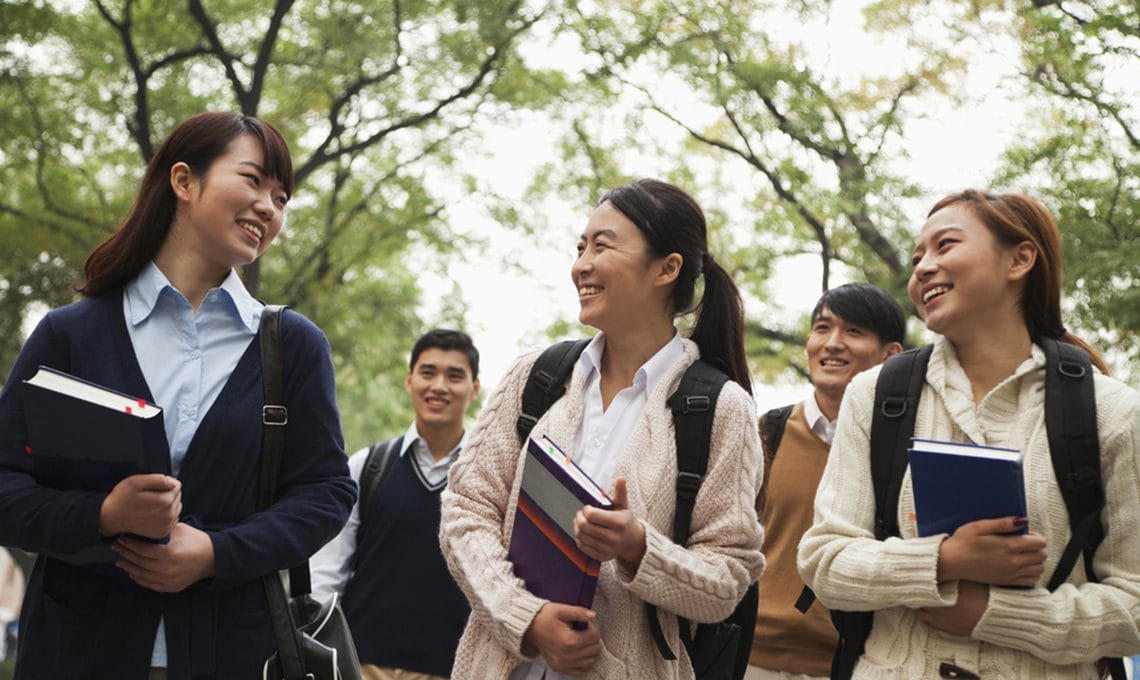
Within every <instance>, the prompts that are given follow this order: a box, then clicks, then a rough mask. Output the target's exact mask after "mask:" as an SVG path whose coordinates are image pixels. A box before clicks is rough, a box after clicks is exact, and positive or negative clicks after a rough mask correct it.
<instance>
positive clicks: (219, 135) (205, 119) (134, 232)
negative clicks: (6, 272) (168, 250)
mask: <svg viewBox="0 0 1140 680" xmlns="http://www.w3.org/2000/svg"><path fill="white" fill-rule="evenodd" d="M243 134H248V135H252V136H253V137H254V139H256V140H257V141H258V142H259V143H260V144H261V150H262V153H263V154H264V155H265V172H266V174H268V175H269V176H270V177H272V178H273V179H276V180H277V181H279V182H281V184H282V186H283V188H284V189H285V193H286V194H287V195H290V196H291V195H292V194H293V189H294V185H293V161H292V158H291V157H290V155H289V147H288V145H287V144H286V143H285V139H284V138H283V137H282V136H281V133H280V132H278V131H277V128H275V127H273V126H272V125H270V124H269V123H267V122H265V121H263V120H260V119H258V118H254V117H253V116H244V115H241V114H238V113H200V114H198V115H196V116H191V117H190V118H187V119H186V120H185V121H183V122H182V123H181V124H180V125H179V126H178V127H177V128H175V129H174V131H173V132H171V133H170V135H169V136H168V137H167V138H166V140H165V141H163V142H162V145H161V146H160V147H159V148H158V151H157V152H155V154H154V157H153V158H151V159H150V163H148V164H147V167H146V173H145V174H144V175H143V178H142V182H141V183H140V184H139V192H138V195H137V196H136V197H135V202H134V205H132V206H131V211H130V213H128V214H127V218H126V219H125V220H123V223H122V225H120V226H119V228H118V229H117V230H115V232H114V233H113V234H111V235H110V236H108V237H107V238H106V239H105V240H104V241H103V242H102V243H100V244H99V245H98V246H96V248H95V250H93V251H91V254H90V255H89V256H88V257H87V263H86V264H85V265H84V273H85V275H86V282H85V283H84V284H83V286H81V287H80V288H78V289H77V290H78V291H79V292H80V293H82V294H83V295H86V296H87V297H95V296H98V295H102V294H103V293H105V292H107V291H109V290H113V289H116V288H119V287H122V286H124V285H126V283H127V282H128V281H130V280H131V279H133V278H134V277H135V276H137V275H138V273H139V272H140V271H142V269H143V267H145V266H146V263H147V262H150V261H151V260H152V259H154V256H155V255H156V254H157V253H158V250H159V248H160V247H161V246H162V242H163V241H165V240H166V234H167V232H169V231H170V225H171V223H172V222H173V221H174V211H175V207H176V206H177V204H178V202H177V200H176V198H175V196H174V190H173V189H172V188H171V187H170V168H171V167H173V166H174V164H175V163H179V162H183V163H186V164H187V165H189V166H190V169H191V170H192V171H193V172H194V174H195V175H198V176H200V177H205V175H206V172H207V171H208V170H209V169H210V165H211V164H212V163H213V162H214V161H215V160H216V159H217V158H218V157H219V156H222V155H223V154H225V152H226V148H227V147H228V146H229V144H230V142H231V141H233V140H234V139H235V138H236V137H238V136H240V135H243Z"/></svg>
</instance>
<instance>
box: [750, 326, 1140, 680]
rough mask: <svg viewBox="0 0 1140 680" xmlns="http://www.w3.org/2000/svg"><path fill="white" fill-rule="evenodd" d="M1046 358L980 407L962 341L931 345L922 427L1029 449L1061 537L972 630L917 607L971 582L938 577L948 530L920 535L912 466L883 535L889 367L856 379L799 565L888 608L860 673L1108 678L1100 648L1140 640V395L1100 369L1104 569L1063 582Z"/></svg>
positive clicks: (1048, 517)
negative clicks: (960, 631) (960, 354)
mask: <svg viewBox="0 0 1140 680" xmlns="http://www.w3.org/2000/svg"><path fill="white" fill-rule="evenodd" d="M1044 365H1045V359H1044V354H1043V353H1042V351H1041V350H1040V348H1038V347H1037V346H1033V348H1032V351H1031V357H1030V358H1029V359H1027V360H1026V361H1025V362H1024V363H1023V364H1022V365H1021V366H1020V367H1019V368H1018V369H1017V371H1016V372H1015V373H1014V374H1013V375H1012V376H1010V377H1009V378H1008V379H1006V380H1005V381H1003V382H1002V383H1001V384H1000V385H998V386H997V387H995V388H994V389H993V391H991V392H990V393H989V394H988V395H986V397H985V398H984V399H983V401H982V403H981V404H979V405H978V406H977V408H975V406H974V403H973V399H972V396H971V395H972V392H971V388H970V383H969V380H968V378H967V377H966V374H965V372H964V371H963V370H962V367H961V366H960V365H959V364H958V361H957V357H956V356H955V354H954V349H953V346H952V345H950V343H949V342H948V341H946V340H945V339H940V340H939V341H938V343H937V344H936V345H935V349H934V353H933V354H932V355H931V357H930V365H929V368H928V369H927V373H926V384H925V385H924V386H923V391H922V397H921V400H920V402H919V407H918V414H917V422H916V424H915V436H919V437H931V438H937V439H952V440H956V441H972V442H976V443H984V444H991V445H997V446H1007V447H1011V448H1018V449H1021V450H1022V451H1024V452H1025V469H1024V472H1025V484H1026V491H1027V501H1028V505H1029V528H1030V529H1031V530H1032V531H1036V532H1038V533H1040V534H1042V535H1043V536H1044V537H1045V539H1046V541H1047V542H1048V553H1049V557H1048V560H1047V561H1046V564H1045V576H1043V577H1042V579H1041V581H1040V583H1039V585H1038V586H1037V587H1036V588H1032V589H1015V588H999V587H991V588H990V591H989V592H990V596H989V605H988V607H987V609H986V612H985V614H983V616H982V618H981V620H980V621H979V622H978V625H977V626H976V627H975V628H974V631H973V634H972V635H970V636H969V637H957V636H952V635H948V634H945V633H943V632H941V631H939V630H937V629H934V628H932V627H930V626H927V625H926V624H924V623H922V622H921V621H919V620H918V618H917V616H916V612H915V610H916V608H918V607H939V606H946V605H951V604H953V603H954V602H955V601H956V599H957V593H958V588H957V582H950V583H946V584H943V585H942V586H939V585H938V583H937V580H936V573H937V562H938V546H939V543H940V542H941V541H942V540H943V539H944V538H945V535H939V536H930V537H926V538H916V534H915V528H914V523H913V522H911V521H909V520H908V518H909V517H910V515H911V513H912V512H914V496H913V493H912V491H911V486H910V473H909V470H908V472H907V475H906V477H905V479H904V481H903V486H902V493H901V494H900V498H899V506H898V520H899V527H900V528H901V532H902V536H903V538H901V539H899V538H890V539H887V540H886V541H877V540H875V538H874V531H873V528H872V527H873V522H874V508H875V500H874V492H873V491H872V484H871V476H870V453H869V451H870V445H869V430H870V423H871V410H872V407H873V400H874V389H875V379H876V377H877V376H878V369H871V370H869V371H867V372H865V373H862V374H860V375H859V376H857V377H856V378H855V380H853V381H852V383H851V384H850V386H848V388H847V392H846V394H845V395H844V399H843V406H842V408H841V409H840V416H839V428H838V432H837V433H836V438H835V441H834V443H833V444H832V447H831V456H830V458H829V459H828V463H827V468H826V470H825V472H824V475H823V480H822V482H821V483H820V487H819V491H818V493H817V495H816V500H815V524H814V526H812V527H811V529H810V530H809V531H808V532H807V533H806V534H805V535H804V538H803V540H802V541H801V542H800V547H799V563H798V566H799V571H800V574H801V575H802V576H803V577H804V581H805V582H806V583H807V584H808V585H809V586H811V588H812V589H813V590H814V591H815V593H816V595H818V596H819V599H820V600H821V601H822V602H823V604H824V605H826V606H828V607H830V608H833V609H845V610H867V609H873V610H877V611H876V613H875V624H874V628H873V630H872V631H871V635H870V638H869V639H868V641H867V647H866V652H865V653H864V655H863V657H862V660H861V661H860V662H859V663H858V665H857V666H856V668H855V677H856V678H936V677H938V675H939V674H938V667H939V665H940V664H941V663H942V662H949V663H952V664H954V665H956V666H959V667H962V668H965V669H967V670H970V671H973V672H975V673H977V674H978V675H980V676H981V677H982V678H1034V679H1037V678H1095V677H1097V675H1096V671H1095V670H1094V666H1093V662H1094V661H1095V660H1096V659H1097V658H1099V657H1102V656H1127V655H1129V654H1136V653H1138V652H1140V461H1138V458H1137V456H1138V453H1140V441H1138V437H1140V396H1138V394H1137V392H1136V391H1135V390H1133V389H1131V388H1130V387H1128V386H1126V385H1124V384H1123V383H1120V382H1119V381H1116V380H1113V379H1111V378H1108V377H1105V376H1103V375H1100V374H1099V373H1098V374H1096V378H1095V380H1096V382H1095V385H1096V402H1097V428H1098V431H1099V435H1100V445H1101V470H1102V474H1103V477H1104V485H1105V494H1106V496H1107V506H1106V509H1105V511H1104V514H1103V515H1102V517H1103V518H1104V519H1105V520H1106V524H1107V528H1108V536H1107V537H1106V538H1105V540H1104V542H1103V543H1102V544H1101V545H1100V549H1099V550H1097V552H1096V557H1095V559H1094V560H1093V562H1094V568H1095V571H1096V574H1097V575H1098V576H1099V577H1100V578H1101V583H1100V584H1091V583H1087V582H1086V579H1085V571H1084V566H1083V561H1080V560H1078V562H1077V565H1076V567H1075V568H1074V569H1073V571H1072V574H1071V575H1070V576H1069V580H1068V582H1067V583H1066V584H1064V585H1062V586H1061V587H1060V588H1058V589H1057V591H1056V592H1054V593H1050V592H1049V591H1048V590H1046V589H1045V583H1046V582H1047V581H1048V577H1049V575H1050V574H1052V573H1053V570H1054V568H1055V567H1056V565H1057V561H1058V559H1059V558H1060V556H1061V552H1062V551H1063V550H1064V547H1065V543H1066V541H1067V540H1068V538H1069V521H1068V514H1067V512H1066V510H1065V503H1064V500H1063V499H1062V498H1061V492H1060V490H1059V489H1058V487H1057V483H1056V478H1055V476H1054V474H1053V465H1052V462H1051V460H1050V456H1049V445H1048V440H1047V435H1046V429H1045V420H1044V396H1045V371H1044ZM761 597H763V593H761Z"/></svg>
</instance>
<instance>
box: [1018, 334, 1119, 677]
mask: <svg viewBox="0 0 1140 680" xmlns="http://www.w3.org/2000/svg"><path fill="white" fill-rule="evenodd" d="M1038 344H1040V345H1041V348H1042V349H1043V350H1044V351H1045V429H1046V431H1047V433H1048V437H1049V455H1050V457H1051V458H1052V459H1053V474H1054V475H1056V477H1057V485H1058V486H1059V487H1060V489H1061V496H1062V497H1064V499H1065V508H1066V509H1067V510H1068V512H1069V527H1070V532H1071V533H1070V536H1069V542H1068V543H1067V544H1065V550H1064V552H1062V553H1061V559H1060V560H1058V562H1057V568H1056V569H1054V571H1053V575H1052V576H1051V577H1050V578H1049V584H1048V586H1047V587H1048V588H1049V590H1050V591H1053V590H1056V589H1057V588H1059V587H1060V586H1061V584H1062V583H1064V582H1065V581H1066V580H1067V579H1068V578H1069V574H1070V573H1072V571H1073V567H1074V566H1076V563H1077V556H1078V555H1083V557H1084V563H1085V576H1086V577H1087V578H1088V581H1089V583H1098V582H1099V581H1100V579H1099V578H1098V577H1097V575H1096V573H1095V572H1094V571H1093V555H1094V554H1095V553H1096V549H1097V548H1098V547H1099V546H1100V544H1101V542H1102V541H1103V540H1104V535H1105V532H1104V525H1103V524H1101V517H1100V515H1101V511H1102V510H1104V483H1103V480H1102V479H1101V474H1100V439H1099V437H1098V434H1097V427H1096V388H1095V385H1094V380H1093V371H1092V362H1091V361H1089V356H1088V354H1087V353H1086V352H1085V351H1084V350H1083V349H1081V348H1080V347H1077V346H1076V345H1071V344H1069V343H1067V342H1060V341H1058V340H1053V339H1051V338H1043V339H1039V340H1038ZM1099 665H1100V666H1102V667H1103V668H1107V670H1108V671H1109V673H1110V675H1111V676H1112V678H1113V680H1124V678H1125V677H1126V676H1125V672H1124V660H1123V659H1120V658H1105V659H1101V662H1100V664H1099Z"/></svg>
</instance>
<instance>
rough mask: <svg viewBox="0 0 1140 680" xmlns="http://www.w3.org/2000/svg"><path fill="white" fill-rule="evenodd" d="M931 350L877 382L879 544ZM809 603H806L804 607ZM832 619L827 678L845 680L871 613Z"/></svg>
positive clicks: (907, 355)
mask: <svg viewBox="0 0 1140 680" xmlns="http://www.w3.org/2000/svg"><path fill="white" fill-rule="evenodd" d="M933 351H934V346H933V345H925V346H923V347H918V348H916V349H912V350H907V351H906V352H902V353H900V354H896V355H895V356H893V357H891V358H889V359H887V360H886V361H885V362H884V363H883V367H882V368H881V369H880V370H879V377H878V380H877V381H876V383H875V404H874V412H873V413H872V415H871V481H872V483H873V485H874V487H875V538H877V539H878V540H880V541H882V540H885V539H886V538H888V537H890V536H898V535H899V523H898V506H899V491H900V490H901V489H902V480H903V477H904V476H905V475H906V466H907V449H909V448H910V438H911V437H912V436H914V421H915V416H916V415H917V414H918V400H919V398H920V397H921V396H922V384H923V382H925V380H926V365H927V364H928V363H929V362H930V354H931V352H933ZM805 597H806V593H801V595H800V602H805ZM812 597H814V595H813V596H812ZM798 604H799V603H797V606H798ZM810 604H811V603H810V599H809V600H807V601H806V605H807V606H810ZM806 608H807V607H806V606H805V607H804V610H806ZM801 611H803V610H801ZM831 621H832V623H833V624H834V625H835V629H836V630H837V631H838V632H839V644H838V645H837V646H836V648H835V656H834V657H833V658H832V660H831V677H832V678H836V679H841V680H846V679H847V678H850V677H851V674H852V673H853V672H854V670H855V663H856V662H857V661H858V660H859V657H861V656H863V651H864V649H865V645H866V642H867V636H869V635H870V634H871V626H872V625H873V623H874V613H873V612H844V611H834V610H833V611H832V612H831Z"/></svg>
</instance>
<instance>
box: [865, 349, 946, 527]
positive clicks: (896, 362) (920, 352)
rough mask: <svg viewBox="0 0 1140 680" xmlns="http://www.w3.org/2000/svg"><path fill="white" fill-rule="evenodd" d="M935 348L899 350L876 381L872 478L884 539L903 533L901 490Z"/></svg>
mask: <svg viewBox="0 0 1140 680" xmlns="http://www.w3.org/2000/svg"><path fill="white" fill-rule="evenodd" d="M933 351H934V346H933V345H925V346H923V347H918V348H916V349H912V350H908V351H906V352H902V353H900V354H896V355H895V356H893V357H891V358H890V359H887V360H886V361H885V362H884V363H883V368H882V369H881V370H880V371H879V379H878V381H877V382H876V383H875V407H874V408H875V410H874V413H873V414H872V416H871V480H872V482H873V483H874V486H875V538H877V539H878V540H880V541H882V540H885V539H886V538H888V537H890V536H898V535H899V522H898V507H899V491H900V490H901V488H902V480H903V476H904V475H905V474H906V465H907V450H908V449H909V448H910V438H911V437H913V436H914V420H915V417H916V416H917V414H918V400H919V398H920V397H921V396H922V384H923V382H925V381H926V365H927V364H928V363H929V362H930V354H931V353H932V352H933Z"/></svg>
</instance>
